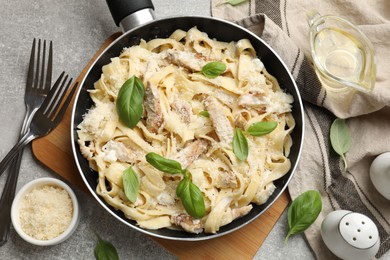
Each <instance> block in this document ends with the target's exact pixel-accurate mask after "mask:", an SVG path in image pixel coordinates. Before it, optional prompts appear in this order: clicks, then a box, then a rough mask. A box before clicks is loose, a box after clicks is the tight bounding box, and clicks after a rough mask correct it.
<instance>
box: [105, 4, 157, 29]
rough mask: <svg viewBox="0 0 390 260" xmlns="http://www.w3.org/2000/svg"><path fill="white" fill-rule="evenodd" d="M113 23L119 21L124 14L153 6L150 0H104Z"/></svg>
mask: <svg viewBox="0 0 390 260" xmlns="http://www.w3.org/2000/svg"><path fill="white" fill-rule="evenodd" d="M106 1H107V5H108V8H109V9H110V12H111V15H112V18H114V21H115V24H116V25H117V26H119V23H120V22H121V21H122V19H123V18H125V17H126V16H128V15H130V14H132V13H135V12H137V11H139V10H142V9H152V10H154V6H153V3H152V1H151V0H106Z"/></svg>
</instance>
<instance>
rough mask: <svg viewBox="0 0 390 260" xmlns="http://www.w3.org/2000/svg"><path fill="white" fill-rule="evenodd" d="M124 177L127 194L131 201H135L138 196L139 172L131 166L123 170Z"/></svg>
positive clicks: (124, 187)
mask: <svg viewBox="0 0 390 260" xmlns="http://www.w3.org/2000/svg"><path fill="white" fill-rule="evenodd" d="M122 179H123V189H124V191H125V195H126V197H127V198H128V199H129V200H130V201H131V202H133V203H134V202H135V201H136V200H137V196H138V190H139V180H138V176H137V174H136V173H135V171H134V170H133V168H131V166H130V167H129V168H127V169H126V170H124V171H123V175H122Z"/></svg>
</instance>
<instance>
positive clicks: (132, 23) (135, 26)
mask: <svg viewBox="0 0 390 260" xmlns="http://www.w3.org/2000/svg"><path fill="white" fill-rule="evenodd" d="M107 4H108V6H109V9H110V11H111V14H112V16H113V18H114V20H115V23H116V24H117V25H119V26H120V27H121V28H122V31H123V35H121V36H120V37H119V38H118V39H116V40H115V41H114V42H113V43H112V44H111V45H109V46H108V47H107V48H106V49H105V50H104V51H103V52H102V54H101V55H100V56H99V57H98V58H97V59H96V61H95V62H94V63H93V65H92V66H91V68H90V69H89V71H88V72H87V74H86V76H85V77H84V79H83V81H82V83H81V86H80V88H79V91H78V93H77V94H76V97H75V103H74V107H73V111H72V121H71V132H72V134H71V140H72V150H73V155H74V158H75V161H76V164H77V167H78V170H79V172H80V174H81V177H82V179H83V180H84V182H85V184H86V186H87V187H88V189H89V191H90V192H91V193H92V195H93V196H94V197H95V199H96V200H97V201H98V202H99V204H100V205H102V206H103V207H104V208H105V209H106V210H107V211H108V212H109V213H111V215H112V216H114V217H115V218H117V219H118V220H120V221H121V222H122V223H124V224H126V225H128V226H130V227H132V228H134V229H136V230H138V231H141V232H143V233H145V234H148V235H151V236H154V237H159V238H165V239H171V240H183V241H197V240H206V239H211V238H216V237H219V236H222V235H225V234H228V233H231V232H233V231H235V230H237V229H239V228H241V227H243V226H245V225H246V224H248V223H250V222H251V221H253V220H254V219H256V218H257V217H258V216H260V215H261V214H263V213H264V212H265V211H266V210H267V209H268V208H269V207H270V206H271V205H272V204H273V203H274V202H275V201H276V200H277V199H278V197H279V196H280V195H281V194H282V192H283V191H284V190H285V189H286V187H287V184H288V182H289V181H290V179H291V178H292V176H293V173H294V171H295V168H296V166H297V164H298V160H299V157H300V153H301V149H302V144H303V130H304V127H303V124H304V118H303V105H302V100H301V97H300V94H299V91H298V88H297V86H296V84H295V82H294V79H293V77H292V76H291V74H290V72H289V70H288V69H287V67H286V65H285V64H284V63H283V61H282V60H281V59H280V58H279V56H278V55H277V54H276V52H275V51H274V50H272V48H271V47H270V46H268V45H267V44H266V43H265V42H264V41H263V40H262V39H261V38H259V37H258V36H256V35H255V34H253V33H251V32H250V31H248V30H246V29H244V28H242V27H240V26H238V25H236V24H234V23H231V22H227V21H224V20H221V19H215V18H211V17H202V16H180V17H171V18H165V19H160V20H154V18H153V10H154V7H153V4H152V2H151V1H150V0H128V1H121V0H107ZM194 26H196V27H197V28H198V29H199V30H200V31H202V32H206V33H207V34H208V36H209V37H210V38H215V39H217V40H219V41H225V42H230V41H238V40H240V39H244V38H247V39H249V40H250V42H251V43H252V45H253V47H254V48H255V50H256V52H257V56H258V57H259V58H260V59H261V61H262V62H263V63H264V65H265V67H266V69H267V70H268V71H269V73H271V74H272V75H273V76H275V77H276V78H277V79H278V81H279V84H280V85H281V87H282V88H283V89H284V90H285V91H287V92H288V93H290V94H291V95H292V96H293V97H294V103H293V104H292V106H293V107H292V114H293V116H294V118H295V121H296V127H295V128H294V130H293V132H292V139H293V146H292V149H291V152H290V155H289V159H290V160H291V169H290V171H289V172H288V173H287V174H286V175H285V176H283V177H282V178H280V179H278V180H276V181H275V182H274V184H275V186H276V190H275V191H274V193H273V194H272V196H271V197H270V198H269V199H268V201H267V202H266V203H265V204H263V205H260V206H258V205H253V209H252V210H251V211H250V212H249V213H248V214H247V215H245V216H243V217H242V218H239V219H236V220H234V221H233V222H232V223H230V224H228V225H226V226H223V227H221V228H220V230H219V232H218V233H216V234H205V233H201V234H191V233H187V232H185V231H181V230H172V229H166V228H165V229H160V230H146V229H143V228H140V227H139V226H137V225H136V222H135V221H133V220H129V219H127V218H126V217H125V216H124V214H123V213H122V212H121V211H117V210H115V209H114V208H113V207H111V206H110V205H108V204H107V203H106V202H105V201H104V200H103V199H102V198H101V197H99V195H97V193H96V186H97V177H98V174H97V173H96V172H94V171H93V170H92V169H91V168H90V167H89V164H88V161H87V160H86V159H85V158H84V157H83V156H82V155H81V152H80V149H79V145H78V144H77V125H79V124H80V123H81V121H82V120H83V115H84V114H85V113H86V112H87V111H88V109H89V108H91V107H92V105H93V102H92V100H91V98H90V96H89V94H88V92H87V90H88V89H93V86H94V83H95V82H96V81H97V80H98V79H99V78H100V76H101V73H102V67H103V66H104V65H106V64H108V63H110V59H111V58H113V57H117V56H119V54H120V53H121V51H122V50H123V48H125V47H130V46H132V45H136V44H138V43H139V42H140V40H141V39H144V40H146V41H148V40H151V39H154V38H167V37H169V35H170V34H171V33H173V32H174V31H175V30H176V29H182V30H185V31H188V30H189V29H190V28H192V27H194Z"/></svg>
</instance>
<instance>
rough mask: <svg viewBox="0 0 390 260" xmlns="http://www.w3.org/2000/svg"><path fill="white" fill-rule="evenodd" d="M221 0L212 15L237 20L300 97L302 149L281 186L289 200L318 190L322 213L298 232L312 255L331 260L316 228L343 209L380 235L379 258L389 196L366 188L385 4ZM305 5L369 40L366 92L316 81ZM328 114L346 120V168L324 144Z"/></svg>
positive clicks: (385, 93)
mask: <svg viewBox="0 0 390 260" xmlns="http://www.w3.org/2000/svg"><path fill="white" fill-rule="evenodd" d="M225 1H226V0H212V1H211V3H212V15H213V16H215V17H219V18H223V19H226V20H230V21H234V22H237V23H238V24H240V25H241V26H243V27H245V28H247V29H249V30H251V31H252V32H254V33H256V34H257V35H258V36H260V37H261V38H262V39H263V40H265V41H266V42H267V43H268V44H269V45H270V46H271V47H272V48H273V49H275V51H276V52H277V53H278V54H279V55H280V56H281V58H282V59H283V60H284V61H285V63H286V65H287V66H288V68H289V69H290V71H291V73H292V75H293V77H294V78H295V80H296V82H297V85H298V88H299V91H300V93H301V96H302V99H303V100H304V111H305V139H304V140H305V141H304V147H303V152H302V156H301V159H300V162H299V164H298V167H297V171H296V173H295V174H294V177H293V179H292V181H291V182H290V184H289V187H288V188H289V192H290V194H291V197H292V198H293V199H294V198H296V197H297V196H298V195H299V194H301V193H302V192H304V191H306V190H309V189H316V190H318V191H319V192H320V193H321V196H322V202H323V210H322V212H321V214H320V216H319V218H318V219H317V220H316V222H315V223H314V224H313V225H312V226H311V227H310V228H309V229H308V230H307V231H306V232H305V236H306V239H307V241H308V243H309V244H310V246H311V248H312V249H313V251H314V253H315V255H316V257H317V258H318V259H333V258H335V256H334V255H332V253H331V252H330V251H329V250H328V249H327V248H326V246H325V244H324V243H323V241H322V239H321V235H320V225H321V222H322V220H323V219H324V217H325V216H326V215H327V214H328V213H330V212H331V211H333V210H337V209H344V210H350V211H353V212H359V213H362V214H364V215H366V216H368V217H370V218H371V219H372V220H373V221H374V222H375V224H376V225H377V227H378V230H379V234H380V240H381V244H380V249H379V252H378V253H377V255H376V257H377V258H380V257H381V256H383V255H384V254H385V253H386V252H387V251H388V250H389V249H390V201H389V200H386V199H385V198H384V197H383V196H381V195H380V194H379V193H378V192H377V191H376V189H375V187H374V186H373V185H372V183H371V181H370V178H369V167H370V164H371V163H372V161H373V160H374V159H375V157H376V156H377V155H379V154H381V153H383V152H387V151H390V1H387V0H367V1H353V0H327V1H322V0H248V1H245V2H244V3H242V4H240V5H237V6H231V5H229V4H228V3H225V4H223V2H225ZM312 10H316V11H318V12H319V13H321V14H322V15H326V14H333V15H338V16H341V17H343V18H345V19H347V20H349V21H351V22H352V23H354V24H356V25H357V26H358V27H359V28H360V29H361V30H362V31H363V32H364V33H365V34H366V35H367V36H368V38H369V39H370V40H371V42H372V43H373V45H374V49H375V51H376V64H377V77H376V84H375V88H374V90H373V91H372V92H371V93H362V92H352V93H351V92H349V93H348V94H340V93H337V94H335V93H332V92H329V91H327V90H326V89H325V88H324V87H323V86H322V85H321V83H320V81H319V80H318V78H317V76H316V73H315V71H314V69H313V64H312V59H311V56H310V49H309V42H308V31H309V26H308V23H307V21H306V14H307V13H308V12H310V11H312ZM265 66H267V64H265ZM336 117H339V118H346V122H347V125H348V128H349V130H350V133H351V136H352V140H353V143H352V147H351V149H350V150H349V151H348V152H347V154H346V158H347V161H348V169H347V170H344V165H343V162H342V160H340V157H339V156H338V155H337V154H336V153H335V152H334V151H333V149H332V147H331V144H330V139H329V132H330V126H331V124H332V122H333V120H334V119H335V118H336ZM389 174H390V173H389ZM389 189H390V187H389ZM286 232H287V231H286ZM387 255H388V254H387Z"/></svg>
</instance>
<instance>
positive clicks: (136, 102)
mask: <svg viewBox="0 0 390 260" xmlns="http://www.w3.org/2000/svg"><path fill="white" fill-rule="evenodd" d="M144 95H145V87H144V85H143V83H142V81H141V80H140V79H139V78H137V77H136V76H132V77H131V78H130V79H128V80H127V81H126V82H125V83H123V85H122V87H121V88H120V90H119V93H118V97H117V100H116V109H117V112H118V115H119V118H120V119H121V121H122V122H123V123H124V124H125V125H126V126H128V127H130V128H133V127H134V126H135V125H136V124H137V123H138V122H139V121H140V120H141V116H142V114H143V105H142V104H143V102H144Z"/></svg>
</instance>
